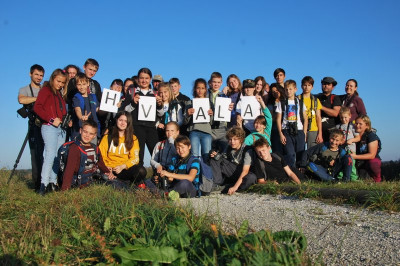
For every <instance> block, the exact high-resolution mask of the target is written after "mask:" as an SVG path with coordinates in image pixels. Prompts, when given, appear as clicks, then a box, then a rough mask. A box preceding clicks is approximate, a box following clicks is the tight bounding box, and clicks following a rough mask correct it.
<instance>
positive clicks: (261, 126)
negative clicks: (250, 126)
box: [254, 120, 266, 133]
mask: <svg viewBox="0 0 400 266" xmlns="http://www.w3.org/2000/svg"><path fill="white" fill-rule="evenodd" d="M254 128H255V129H256V131H257V132H258V133H264V130H265V128H266V127H265V126H264V124H263V123H262V122H261V121H258V120H255V121H254Z"/></svg>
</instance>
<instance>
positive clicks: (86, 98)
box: [71, 73, 100, 144]
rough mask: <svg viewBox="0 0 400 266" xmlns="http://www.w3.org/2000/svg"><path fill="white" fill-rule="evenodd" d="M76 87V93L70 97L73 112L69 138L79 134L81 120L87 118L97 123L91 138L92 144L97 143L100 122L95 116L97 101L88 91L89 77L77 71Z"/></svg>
mask: <svg viewBox="0 0 400 266" xmlns="http://www.w3.org/2000/svg"><path fill="white" fill-rule="evenodd" d="M75 82H76V87H77V89H78V93H76V94H75V95H74V98H72V107H73V108H74V113H73V115H72V121H73V124H72V134H71V138H72V139H75V138H76V137H78V136H79V135H80V131H81V130H80V129H81V128H82V122H83V121H86V120H88V119H92V120H93V121H94V122H96V123H97V125H98V130H97V134H98V136H96V137H95V138H93V139H92V141H93V143H94V144H97V140H98V137H100V124H99V119H98V118H97V112H98V110H99V101H98V100H97V98H96V95H95V94H92V93H90V94H89V93H88V87H89V79H88V78H87V77H86V75H85V74H83V73H78V74H77V75H76V76H75Z"/></svg>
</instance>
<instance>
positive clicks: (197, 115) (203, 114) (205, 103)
mask: <svg viewBox="0 0 400 266" xmlns="http://www.w3.org/2000/svg"><path fill="white" fill-rule="evenodd" d="M193 109H194V113H193V123H204V122H210V116H209V115H208V110H209V109H210V100H209V99H208V98H194V99H193Z"/></svg>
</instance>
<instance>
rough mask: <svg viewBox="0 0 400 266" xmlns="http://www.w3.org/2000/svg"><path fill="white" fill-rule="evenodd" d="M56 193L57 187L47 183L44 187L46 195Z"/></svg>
mask: <svg viewBox="0 0 400 266" xmlns="http://www.w3.org/2000/svg"><path fill="white" fill-rule="evenodd" d="M56 191H58V186H57V185H56V184H54V183H49V184H48V185H47V187H46V193H48V192H56Z"/></svg>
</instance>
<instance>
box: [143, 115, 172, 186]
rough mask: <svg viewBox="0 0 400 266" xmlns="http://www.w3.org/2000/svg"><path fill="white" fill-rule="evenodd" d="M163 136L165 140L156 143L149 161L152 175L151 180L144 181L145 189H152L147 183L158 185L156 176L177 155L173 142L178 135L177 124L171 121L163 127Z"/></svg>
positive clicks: (166, 167) (165, 168)
mask: <svg viewBox="0 0 400 266" xmlns="http://www.w3.org/2000/svg"><path fill="white" fill-rule="evenodd" d="M165 135H166V136H167V139H166V140H163V141H160V142H158V143H157V144H156V146H155V147H154V150H153V154H152V156H151V160H150V165H151V167H152V168H153V173H154V174H153V179H148V180H146V182H145V183H146V186H147V187H152V184H149V182H153V183H154V184H158V181H159V180H158V175H159V174H160V173H161V171H162V170H167V169H168V165H169V164H171V162H172V158H173V157H174V156H176V155H177V153H176V149H175V145H174V142H175V139H176V138H177V137H178V135H179V125H178V123H177V122H173V121H171V122H168V123H167V125H166V127H165Z"/></svg>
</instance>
